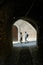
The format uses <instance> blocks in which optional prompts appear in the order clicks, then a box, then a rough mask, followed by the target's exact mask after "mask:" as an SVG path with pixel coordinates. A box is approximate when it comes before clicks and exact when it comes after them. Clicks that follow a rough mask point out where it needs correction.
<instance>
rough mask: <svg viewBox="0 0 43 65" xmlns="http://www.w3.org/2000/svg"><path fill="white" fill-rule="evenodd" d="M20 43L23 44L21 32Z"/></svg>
mask: <svg viewBox="0 0 43 65" xmlns="http://www.w3.org/2000/svg"><path fill="white" fill-rule="evenodd" d="M20 42H21V43H22V32H20Z"/></svg>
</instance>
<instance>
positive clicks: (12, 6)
mask: <svg viewBox="0 0 43 65" xmlns="http://www.w3.org/2000/svg"><path fill="white" fill-rule="evenodd" d="M0 6H1V7H3V8H4V9H6V10H8V11H9V12H10V14H12V15H13V16H14V17H23V16H27V17H29V18H32V19H35V20H38V21H40V20H43V2H42V0H0Z"/></svg>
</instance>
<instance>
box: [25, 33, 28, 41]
mask: <svg viewBox="0 0 43 65" xmlns="http://www.w3.org/2000/svg"><path fill="white" fill-rule="evenodd" d="M28 36H29V35H28V33H27V32H25V42H27V38H28Z"/></svg>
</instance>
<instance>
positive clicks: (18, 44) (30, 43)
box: [13, 41, 37, 47]
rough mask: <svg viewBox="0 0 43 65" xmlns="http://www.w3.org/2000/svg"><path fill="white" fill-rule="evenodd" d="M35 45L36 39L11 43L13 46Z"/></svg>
mask: <svg viewBox="0 0 43 65" xmlns="http://www.w3.org/2000/svg"><path fill="white" fill-rule="evenodd" d="M36 45H37V43H36V41H30V42H22V43H13V46H14V47H30V46H36Z"/></svg>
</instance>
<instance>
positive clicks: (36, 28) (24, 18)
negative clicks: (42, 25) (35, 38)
mask: <svg viewBox="0 0 43 65" xmlns="http://www.w3.org/2000/svg"><path fill="white" fill-rule="evenodd" d="M20 19H21V20H24V21H27V22H28V23H30V24H31V25H32V26H33V27H34V28H35V30H36V31H37V33H38V34H39V28H38V25H37V24H36V21H35V20H32V19H30V18H28V17H18V18H15V20H14V22H13V23H15V22H16V21H17V20H20Z"/></svg>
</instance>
